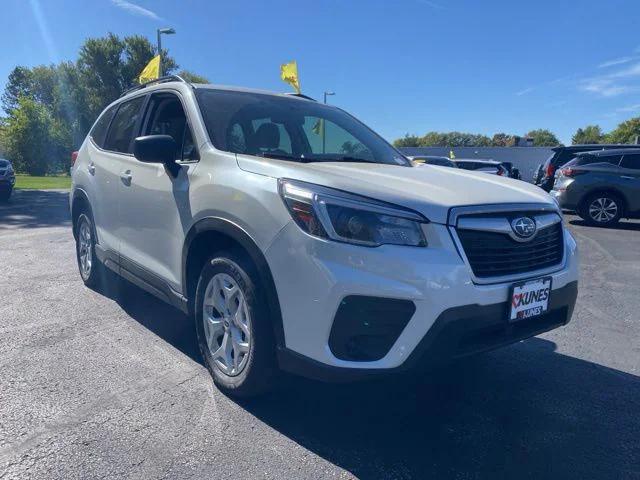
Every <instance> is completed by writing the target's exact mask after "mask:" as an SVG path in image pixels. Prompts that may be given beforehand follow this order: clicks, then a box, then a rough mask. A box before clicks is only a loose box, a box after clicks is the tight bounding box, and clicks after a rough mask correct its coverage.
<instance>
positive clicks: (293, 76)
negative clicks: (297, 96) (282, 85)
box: [280, 60, 300, 93]
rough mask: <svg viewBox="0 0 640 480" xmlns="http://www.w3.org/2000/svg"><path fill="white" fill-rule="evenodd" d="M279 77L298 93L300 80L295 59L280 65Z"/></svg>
mask: <svg viewBox="0 0 640 480" xmlns="http://www.w3.org/2000/svg"><path fill="white" fill-rule="evenodd" d="M280 78H281V79H282V81H283V82H287V83H288V84H289V85H291V86H292V87H293V88H295V89H296V92H297V93H300V81H299V80H298V64H297V63H296V61H295V60H293V61H291V62H289V63H284V64H282V65H280Z"/></svg>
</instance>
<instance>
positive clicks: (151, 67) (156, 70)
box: [138, 55, 160, 83]
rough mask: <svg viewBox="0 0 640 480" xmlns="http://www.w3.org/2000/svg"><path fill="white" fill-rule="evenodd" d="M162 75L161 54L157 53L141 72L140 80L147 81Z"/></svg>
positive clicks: (141, 81)
mask: <svg viewBox="0 0 640 480" xmlns="http://www.w3.org/2000/svg"><path fill="white" fill-rule="evenodd" d="M159 76H160V55H156V56H155V57H153V58H152V59H151V61H150V62H149V63H147V66H146V67H144V70H142V72H140V76H139V77H138V82H140V83H145V82H150V81H151V80H156V79H157V78H158V77H159Z"/></svg>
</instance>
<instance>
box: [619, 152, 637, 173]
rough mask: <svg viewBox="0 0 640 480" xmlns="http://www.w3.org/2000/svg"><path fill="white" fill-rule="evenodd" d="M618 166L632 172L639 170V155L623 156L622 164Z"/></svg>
mask: <svg viewBox="0 0 640 480" xmlns="http://www.w3.org/2000/svg"><path fill="white" fill-rule="evenodd" d="M620 165H621V166H622V167H624V168H632V169H634V170H640V153H633V154H631V155H625V156H624V157H623V158H622V163H621V164H620Z"/></svg>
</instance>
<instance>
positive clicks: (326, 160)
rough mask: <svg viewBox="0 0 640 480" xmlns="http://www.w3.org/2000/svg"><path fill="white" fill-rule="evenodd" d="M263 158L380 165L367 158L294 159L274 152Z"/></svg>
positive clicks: (262, 154)
mask: <svg viewBox="0 0 640 480" xmlns="http://www.w3.org/2000/svg"><path fill="white" fill-rule="evenodd" d="M260 156H261V157H264V158H275V159H276V160H292V161H294V162H300V163H312V162H356V163H379V162H376V161H375V160H369V159H366V158H359V157H351V156H349V155H345V156H343V157H334V158H313V157H294V156H293V155H287V154H286V153H273V152H261V153H260Z"/></svg>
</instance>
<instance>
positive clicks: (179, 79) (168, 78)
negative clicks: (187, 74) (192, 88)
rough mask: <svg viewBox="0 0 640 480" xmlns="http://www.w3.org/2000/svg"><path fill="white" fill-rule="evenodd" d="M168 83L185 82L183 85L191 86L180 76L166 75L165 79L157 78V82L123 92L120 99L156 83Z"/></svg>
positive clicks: (142, 84) (150, 82)
mask: <svg viewBox="0 0 640 480" xmlns="http://www.w3.org/2000/svg"><path fill="white" fill-rule="evenodd" d="M166 82H183V83H187V84H189V82H187V81H186V80H185V79H184V78H182V77H181V76H180V75H165V76H164V77H160V78H156V79H155V80H151V81H149V82H145V83H141V84H140V85H136V86H135V87H131V88H129V89H127V90H125V91H124V92H122V95H120V98H122V97H124V96H125V95H127V94H129V93H131V92H135V91H136V90H141V89H143V88H145V87H148V86H149V85H154V84H156V83H166Z"/></svg>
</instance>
